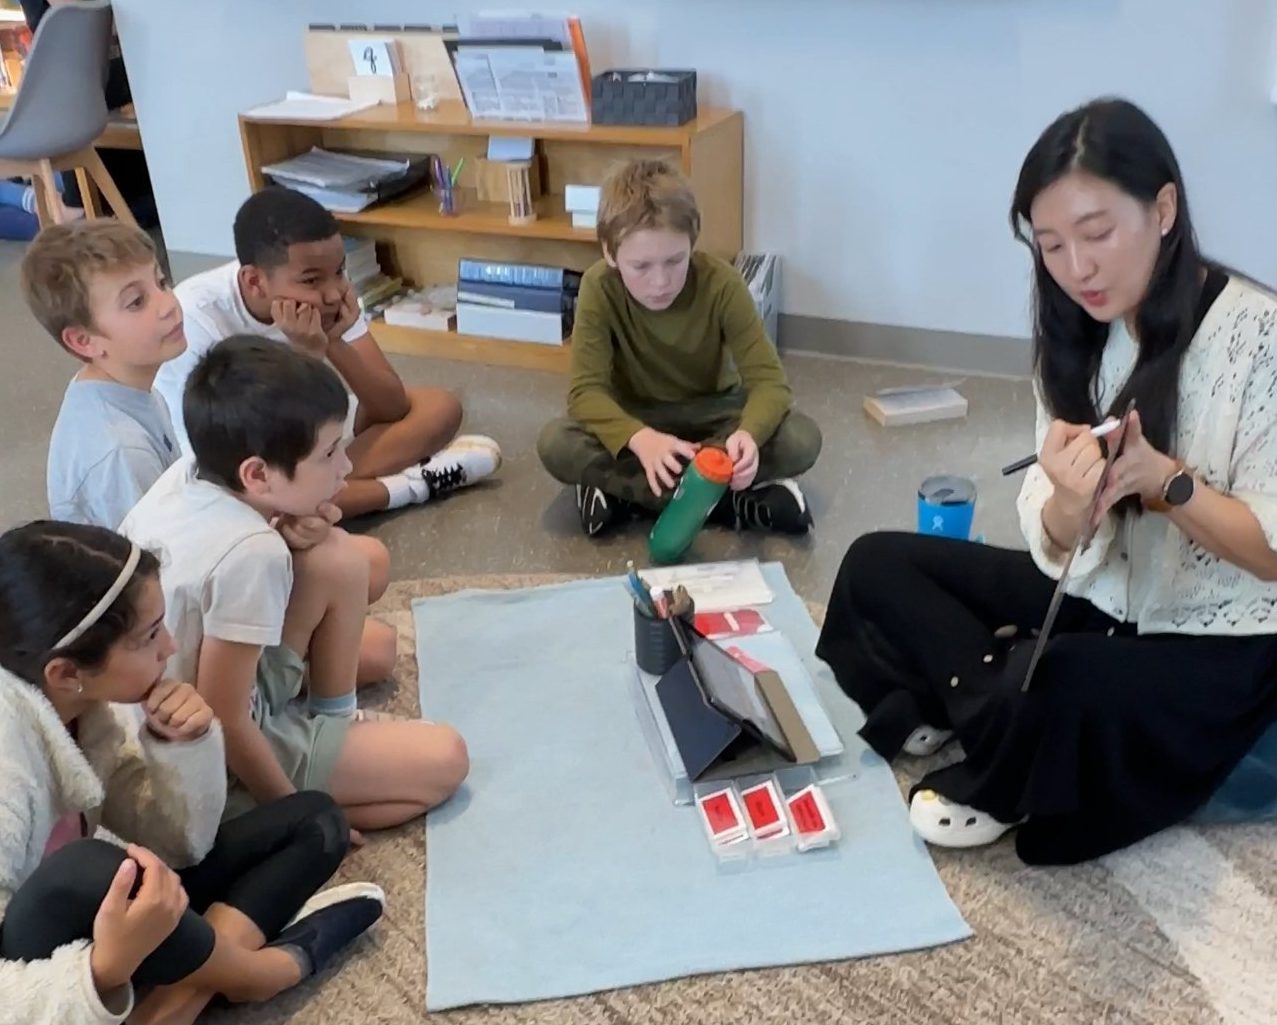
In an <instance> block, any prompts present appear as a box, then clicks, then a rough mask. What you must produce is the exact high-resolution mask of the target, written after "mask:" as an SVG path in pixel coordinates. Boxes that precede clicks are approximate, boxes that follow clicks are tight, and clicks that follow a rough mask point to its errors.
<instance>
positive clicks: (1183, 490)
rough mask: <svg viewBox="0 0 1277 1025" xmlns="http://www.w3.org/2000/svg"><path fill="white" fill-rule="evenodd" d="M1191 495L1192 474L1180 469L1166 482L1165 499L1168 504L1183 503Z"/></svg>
mask: <svg viewBox="0 0 1277 1025" xmlns="http://www.w3.org/2000/svg"><path fill="white" fill-rule="evenodd" d="M1192 497H1193V477H1192V474H1190V473H1187V472H1186V471H1183V470H1181V471H1180V472H1179V473H1177V474H1175V476H1174V477H1172V478H1171V479H1170V480H1169V481H1167V482H1166V501H1167V504H1169V505H1183V504H1184V503H1185V502H1187V501H1188V500H1189V499H1190V498H1192Z"/></svg>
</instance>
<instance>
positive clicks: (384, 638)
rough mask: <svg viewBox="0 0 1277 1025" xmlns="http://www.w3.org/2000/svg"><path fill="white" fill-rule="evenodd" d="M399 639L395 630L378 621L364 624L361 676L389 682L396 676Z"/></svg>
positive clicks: (372, 620) (371, 620)
mask: <svg viewBox="0 0 1277 1025" xmlns="http://www.w3.org/2000/svg"><path fill="white" fill-rule="evenodd" d="M398 642H399V638H398V637H397V636H396V634H395V629H394V627H392V626H389V625H388V624H386V623H382V622H380V621H379V620H376V619H369V620H368V621H367V622H366V623H365V624H364V639H363V645H362V647H361V649H360V659H359V662H360V666H361V670H366V671H361V672H360V676H361V677H364V678H367V679H370V680H388V679H390V678H391V677H392V676H394V675H395V662H396V661H397V659H398V655H399V652H398Z"/></svg>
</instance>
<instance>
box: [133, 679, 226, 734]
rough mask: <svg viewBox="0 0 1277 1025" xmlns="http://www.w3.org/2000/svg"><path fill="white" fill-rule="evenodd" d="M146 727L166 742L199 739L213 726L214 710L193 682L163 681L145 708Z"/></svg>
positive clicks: (147, 698)
mask: <svg viewBox="0 0 1277 1025" xmlns="http://www.w3.org/2000/svg"><path fill="white" fill-rule="evenodd" d="M142 709H143V711H144V712H145V713H146V726H147V729H149V730H150V731H151V732H152V733H154V734H155V735H156V736H157V737H161V738H163V739H164V740H178V741H182V740H198V739H199V738H200V737H202V736H204V734H205V733H207V732H208V728H209V727H210V726H211V725H212V724H213V710H212V709H211V708H209V706H208V702H207V701H205V700H204V699H203V698H202V697H200V695H199V691H197V690H196V689H195V688H194V687H192V686H191V685H190V684H189V683H178V682H177V681H176V680H161V681H160V682H159V683H157V684H156V685H155V686H154V687H152V688H151V693H150V694H148V695H147V696H146V701H145V702H143V705H142Z"/></svg>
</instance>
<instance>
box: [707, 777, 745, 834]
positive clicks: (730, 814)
mask: <svg viewBox="0 0 1277 1025" xmlns="http://www.w3.org/2000/svg"><path fill="white" fill-rule="evenodd" d="M696 806H697V807H698V808H699V809H700V811H701V819H702V820H703V821H704V823H705V830H706V832H708V833H709V835H710V838H711V839H712V840H713V841H714V842H715V843H719V844H729V843H735V842H736V841H737V840H740V839H741V838H742V837H744V835H745V823H744V821H743V820H742V818H741V812H740V808H739V807H738V806H737V803H736V795H735V794H733V793H732V791H731V789H730V788H728V789H724V790H716V791H714V792H713V793H712V794H704V795H702V796H700V797H698V798H696Z"/></svg>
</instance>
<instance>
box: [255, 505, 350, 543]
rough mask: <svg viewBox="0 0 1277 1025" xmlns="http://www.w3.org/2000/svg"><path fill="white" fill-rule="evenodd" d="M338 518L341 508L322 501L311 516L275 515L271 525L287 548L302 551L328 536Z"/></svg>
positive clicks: (339, 517)
mask: <svg viewBox="0 0 1277 1025" xmlns="http://www.w3.org/2000/svg"><path fill="white" fill-rule="evenodd" d="M340 519H341V510H340V509H338V508H337V506H336V505H334V504H333V503H332V502H324V503H323V504H322V505H321V506H320V507H319V508H318V509H317V510H316V511H315V514H314V515H313V516H277V517H276V518H275V520H274V521H273V523H272V526H274V528H275V529H276V530H278V531H279V532H280V534H281V535H282V536H283V538H284V542H285V543H286V544H287V545H288V547H289V548H291V549H292V550H293V551H294V552H304V551H306V550H307V549H309V548H314V547H315V546H316V545H317V544H319V543H320V542H321V541H323V540H324V539H325V538H326V537H328V534H329V532H330V531H331V530H332V528H333V526H334V525H335V524H336V523H337V521H338V520H340Z"/></svg>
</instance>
